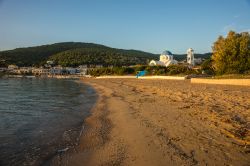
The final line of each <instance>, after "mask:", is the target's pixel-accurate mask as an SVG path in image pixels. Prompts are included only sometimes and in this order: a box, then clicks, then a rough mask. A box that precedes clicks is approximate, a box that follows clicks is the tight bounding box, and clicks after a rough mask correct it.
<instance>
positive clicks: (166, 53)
mask: <svg viewBox="0 0 250 166" xmlns="http://www.w3.org/2000/svg"><path fill="white" fill-rule="evenodd" d="M161 55H173V54H172V52H170V51H168V50H165V51H163V52H162V54H161Z"/></svg>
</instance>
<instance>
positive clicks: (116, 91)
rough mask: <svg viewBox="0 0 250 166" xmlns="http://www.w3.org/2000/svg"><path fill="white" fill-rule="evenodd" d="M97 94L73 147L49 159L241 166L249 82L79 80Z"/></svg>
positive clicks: (249, 140)
mask: <svg viewBox="0 0 250 166" xmlns="http://www.w3.org/2000/svg"><path fill="white" fill-rule="evenodd" d="M83 82H84V83H85V84H89V85H91V86H92V87H93V88H95V89H96V91H97V92H98V94H99V97H98V101H97V103H96V104H95V106H94V108H93V109H92V110H91V111H92V115H91V116H89V117H88V118H87V119H86V120H85V122H84V124H85V129H84V132H83V134H82V136H81V138H80V143H79V146H77V147H75V148H74V149H71V150H69V151H67V152H66V153H65V154H62V155H60V156H57V157H55V158H54V159H53V160H52V161H51V165H70V166H71V165H72V166H77V165H90V166H96V165H107V166H108V165H124V166H161V165H162V166H165V165H237V166H241V165H242V166H243V165H249V163H250V87H246V86H244V87H243V86H229V85H227V86H226V85H208V84H191V83H190V80H178V81H177V80H176V81H175V80H139V79H84V80H83Z"/></svg>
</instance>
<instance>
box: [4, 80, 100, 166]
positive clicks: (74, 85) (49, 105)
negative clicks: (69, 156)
mask: <svg viewBox="0 0 250 166" xmlns="http://www.w3.org/2000/svg"><path fill="white" fill-rule="evenodd" d="M96 98H97V95H96V93H95V91H94V90H93V89H92V88H91V87H89V86H86V85H84V84H83V83H81V82H80V81H74V80H59V79H42V78H4V79H3V78H0V165H41V164H43V163H44V162H45V161H46V160H49V159H50V158H51V157H53V156H54V155H56V154H57V153H59V152H60V150H61V149H68V148H70V147H73V146H75V145H76V144H77V139H78V138H79V133H80V132H81V130H82V125H83V121H84V118H85V117H86V116H88V115H89V113H90V111H89V110H91V108H92V107H93V105H94V103H95V100H96Z"/></svg>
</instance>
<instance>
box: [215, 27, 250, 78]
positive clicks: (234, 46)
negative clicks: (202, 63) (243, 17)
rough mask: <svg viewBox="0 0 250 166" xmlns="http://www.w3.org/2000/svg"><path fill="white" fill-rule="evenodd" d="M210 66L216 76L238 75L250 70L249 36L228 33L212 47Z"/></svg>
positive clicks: (243, 33)
mask: <svg viewBox="0 0 250 166" xmlns="http://www.w3.org/2000/svg"><path fill="white" fill-rule="evenodd" d="M212 61H213V63H212V65H213V68H214V69H215V71H216V73H217V74H239V73H244V72H247V71H249V70H250V34H249V33H248V32H242V33H236V32H233V31H230V32H229V33H228V35H227V37H226V38H224V37H222V36H220V37H219V38H218V39H217V41H216V42H215V43H214V46H213V55H212Z"/></svg>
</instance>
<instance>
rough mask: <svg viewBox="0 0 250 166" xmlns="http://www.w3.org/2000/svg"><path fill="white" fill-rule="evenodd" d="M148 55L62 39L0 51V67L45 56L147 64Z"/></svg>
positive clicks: (73, 62)
mask: <svg viewBox="0 0 250 166" xmlns="http://www.w3.org/2000/svg"><path fill="white" fill-rule="evenodd" d="M210 56H211V54H210V53H208V54H195V57H196V58H197V57H202V58H209V57H210ZM174 58H175V59H176V60H183V59H186V54H182V55H174ZM152 59H154V60H158V59H159V54H152V53H147V52H143V51H138V50H125V49H116V48H110V47H107V46H104V45H99V44H94V43H81V42H65V43H55V44H51V45H42V46H36V47H27V48H17V49H14V50H9V51H1V52H0V67H2V66H7V65H10V64H16V65H18V66H34V65H35V66H40V65H42V64H44V63H46V61H47V60H53V61H55V62H56V64H57V65H62V66H72V67H74V66H78V65H83V64H94V65H97V64H101V65H104V66H108V65H114V66H123V65H135V64H148V63H149V61H150V60H152Z"/></svg>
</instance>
